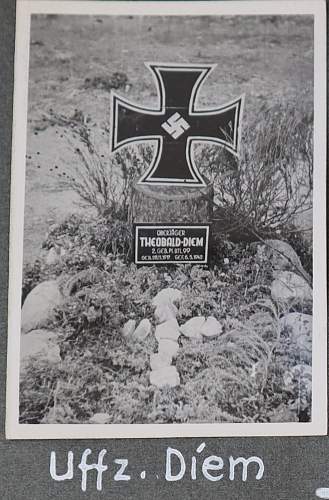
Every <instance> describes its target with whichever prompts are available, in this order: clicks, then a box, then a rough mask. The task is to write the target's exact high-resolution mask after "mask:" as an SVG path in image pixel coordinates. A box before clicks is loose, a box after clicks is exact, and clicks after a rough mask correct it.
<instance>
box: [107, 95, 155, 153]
mask: <svg viewBox="0 0 329 500" xmlns="http://www.w3.org/2000/svg"><path fill="white" fill-rule="evenodd" d="M112 106H113V113H112V122H113V123H112V144H111V146H112V148H111V149H112V151H115V150H116V149H118V148H120V147H121V146H123V145H126V144H129V143H133V142H136V141H142V140H149V139H152V137H154V138H157V137H156V136H155V131H156V130H157V129H158V128H159V116H161V117H162V116H163V113H162V112H161V111H153V110H151V109H150V110H148V109H147V108H142V107H139V106H136V105H134V104H131V103H130V102H129V101H126V100H124V99H122V98H121V97H119V96H117V95H116V94H115V93H113V94H112Z"/></svg>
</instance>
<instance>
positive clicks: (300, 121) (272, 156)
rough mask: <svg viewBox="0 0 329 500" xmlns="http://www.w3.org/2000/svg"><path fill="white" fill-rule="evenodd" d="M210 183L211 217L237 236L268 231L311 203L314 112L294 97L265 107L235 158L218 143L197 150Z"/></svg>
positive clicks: (289, 220)
mask: <svg viewBox="0 0 329 500" xmlns="http://www.w3.org/2000/svg"><path fill="white" fill-rule="evenodd" d="M196 154H197V157H198V160H199V162H200V164H202V171H203V173H204V175H205V176H207V177H208V178H209V180H210V181H211V182H213V184H214V191H215V197H214V204H215V210H214V222H215V224H216V225H217V227H218V229H219V231H220V232H223V233H225V232H227V233H229V234H230V235H231V236H232V237H238V238H239V239H241V238H243V237H245V238H246V239H255V235H258V234H259V235H261V236H263V237H264V236H270V235H273V234H276V233H277V232H278V231H279V232H280V231H281V230H282V229H284V228H287V227H288V226H289V225H293V224H294V223H295V218H296V216H297V215H299V214H301V213H303V212H305V211H307V210H309V209H310V208H311V207H312V194H313V112H312V111H311V110H307V109H302V110H301V111H300V105H299V106H297V105H296V104H295V103H291V104H288V105H283V104H282V105H277V106H275V107H272V108H268V109H265V110H264V111H263V113H262V120H259V119H258V120H257V121H255V123H252V124H250V125H249V126H248V127H247V128H246V129H245V130H244V133H243V137H242V140H241V151H240V157H239V159H237V158H235V157H234V156H233V155H232V154H230V153H229V152H227V151H225V150H224V149H223V148H218V147H209V146H207V147H203V148H200V149H199V150H197V151H196Z"/></svg>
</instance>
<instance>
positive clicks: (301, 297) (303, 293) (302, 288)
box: [271, 271, 313, 305]
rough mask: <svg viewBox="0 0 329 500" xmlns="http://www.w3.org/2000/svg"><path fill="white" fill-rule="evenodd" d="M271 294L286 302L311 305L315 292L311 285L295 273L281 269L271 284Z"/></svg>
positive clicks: (276, 298) (279, 300)
mask: <svg viewBox="0 0 329 500" xmlns="http://www.w3.org/2000/svg"><path fill="white" fill-rule="evenodd" d="M271 296H272V299H273V300H275V301H276V302H281V303H284V304H289V305H292V304H300V305H311V304H312V299H313V292H312V288H311V287H310V285H309V284H308V283H307V282H306V281H305V280H304V278H302V277H301V276H298V275H297V274H295V273H292V272H290V271H281V272H279V273H278V274H277V275H276V278H275V280H274V281H273V283H272V285H271Z"/></svg>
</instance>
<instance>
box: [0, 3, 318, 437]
mask: <svg viewBox="0 0 329 500" xmlns="http://www.w3.org/2000/svg"><path fill="white" fill-rule="evenodd" d="M318 7H319V3H318V2H280V1H274V2H272V1H263V2H252V1H245V2H239V3H235V2H211V3H207V2H193V3H187V2H184V4H179V2H177V3H175V2H169V3H168V4H167V5H166V3H165V2H163V3H162V2H159V3H157V2H148V3H143V2H80V1H75V2H66V1H60V2H59V1H57V2H56V1H47V2H38V1H32V2H29V1H24V2H23V1H22V2H20V1H19V2H18V6H17V33H16V56H15V91H14V123H13V165H12V172H13V173H12V194H11V234H10V273H9V274H10V285H9V294H10V295H9V330H8V382H7V419H6V427H7V431H6V432H7V437H10V438H14V439H15V438H16V439H17V438H60V437H64V438H71V437H72V438H82V437H84V438H86V437H90V438H93V437H97V438H99V437H138V436H144V437H167V436H207V435H209V436H228V435H229V436H250V435H312V434H321V433H325V432H326V426H327V416H326V411H327V403H326V322H327V316H326V228H325V224H326V193H325V183H326V91H325V64H324V63H325V57H326V56H325V51H326V39H325V19H322V18H321V9H319V8H318Z"/></svg>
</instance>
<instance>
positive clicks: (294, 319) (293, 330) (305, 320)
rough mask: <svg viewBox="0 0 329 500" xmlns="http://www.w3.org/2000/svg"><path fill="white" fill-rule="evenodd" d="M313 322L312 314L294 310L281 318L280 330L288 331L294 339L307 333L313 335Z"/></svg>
mask: <svg viewBox="0 0 329 500" xmlns="http://www.w3.org/2000/svg"><path fill="white" fill-rule="evenodd" d="M312 323H313V317H312V315H311V314H302V313H298V312H292V313H289V314H286V315H285V316H283V317H282V318H280V330H281V332H282V331H284V330H285V331H287V332H288V333H289V335H290V338H291V339H292V340H296V339H298V338H299V337H301V336H305V335H308V336H309V337H312Z"/></svg>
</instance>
